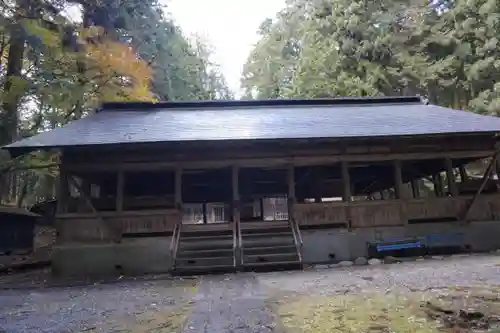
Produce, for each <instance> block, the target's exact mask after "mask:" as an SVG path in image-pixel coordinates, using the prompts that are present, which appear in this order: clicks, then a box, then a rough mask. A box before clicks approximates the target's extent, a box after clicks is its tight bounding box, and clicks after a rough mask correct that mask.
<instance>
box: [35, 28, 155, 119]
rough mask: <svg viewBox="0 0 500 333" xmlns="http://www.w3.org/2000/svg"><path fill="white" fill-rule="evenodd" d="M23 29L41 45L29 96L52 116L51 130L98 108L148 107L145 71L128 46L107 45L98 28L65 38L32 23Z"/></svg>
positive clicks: (112, 42)
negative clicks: (138, 104)
mask: <svg viewBox="0 0 500 333" xmlns="http://www.w3.org/2000/svg"><path fill="white" fill-rule="evenodd" d="M26 26H27V27H28V29H27V30H28V32H29V34H30V37H32V38H35V39H38V40H39V41H40V42H41V43H42V44H43V45H42V48H41V49H42V50H43V52H44V56H43V57H37V59H38V61H37V64H36V72H37V75H36V77H35V76H33V80H34V81H35V82H34V83H35V84H34V85H33V87H34V91H33V94H34V97H35V98H36V99H37V100H38V101H39V102H40V103H41V104H43V105H44V106H46V107H49V108H51V109H52V111H51V112H47V110H45V112H44V115H45V116H49V117H50V114H52V115H53V116H54V117H53V119H51V120H52V121H50V122H51V123H52V125H56V126H57V125H60V124H61V123H64V122H66V121H67V120H71V119H77V118H80V117H81V116H83V115H85V114H86V113H88V112H91V111H92V110H93V109H95V107H97V106H98V105H99V104H100V103H102V102H109V101H154V95H153V94H152V93H151V91H150V83H151V79H152V75H153V73H152V70H151V68H150V67H149V66H148V64H147V63H146V62H145V61H144V60H142V59H141V58H140V57H139V56H138V55H137V53H136V52H135V51H134V50H133V49H132V48H131V47H130V46H129V45H126V44H123V43H120V42H118V41H115V40H112V39H111V38H109V37H108V36H107V35H106V33H105V32H104V31H103V30H102V29H101V28H99V27H90V28H80V29H75V30H74V31H73V32H72V34H71V35H70V36H69V37H68V34H63V33H55V32H54V31H51V30H49V29H47V28H45V27H42V26H41V25H40V24H39V23H38V22H36V21H29V22H27V24H26ZM68 38H69V39H72V41H71V40H69V41H68ZM61 116H62V117H61ZM51 127H52V126H51Z"/></svg>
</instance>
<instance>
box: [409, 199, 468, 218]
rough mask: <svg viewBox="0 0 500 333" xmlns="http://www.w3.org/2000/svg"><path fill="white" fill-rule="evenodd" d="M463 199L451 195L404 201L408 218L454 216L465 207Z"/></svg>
mask: <svg viewBox="0 0 500 333" xmlns="http://www.w3.org/2000/svg"><path fill="white" fill-rule="evenodd" d="M465 200H466V199H465V198H453V197H443V198H428V199H417V200H411V201H407V202H406V214H407V217H408V219H410V220H417V219H432V218H446V217H456V216H457V215H458V214H459V212H460V211H461V210H462V209H463V208H464V207H465V204H466V201H465Z"/></svg>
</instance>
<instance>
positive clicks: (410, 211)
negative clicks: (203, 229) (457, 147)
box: [294, 194, 500, 228]
mask: <svg viewBox="0 0 500 333" xmlns="http://www.w3.org/2000/svg"><path fill="white" fill-rule="evenodd" d="M471 200H472V196H459V197H438V198H423V199H407V200H373V201H357V202H351V203H347V202H332V203H308V204H295V205H294V216H295V218H296V222H297V224H298V225H300V226H308V225H330V224H337V225H340V226H341V225H345V226H347V224H348V221H351V224H350V226H351V227H352V228H369V227H382V226H402V225H405V224H406V223H407V221H418V220H422V221H427V220H428V221H430V222H431V221H433V220H434V221H441V220H443V221H444V220H447V221H451V220H453V219H455V220H457V221H459V220H460V216H461V214H462V213H463V211H464V209H466V208H467V206H468V204H469V203H470V201H471ZM493 220H500V194H488V195H482V196H480V197H478V199H477V201H476V202H475V204H474V205H473V206H472V208H471V210H470V212H469V214H468V221H493Z"/></svg>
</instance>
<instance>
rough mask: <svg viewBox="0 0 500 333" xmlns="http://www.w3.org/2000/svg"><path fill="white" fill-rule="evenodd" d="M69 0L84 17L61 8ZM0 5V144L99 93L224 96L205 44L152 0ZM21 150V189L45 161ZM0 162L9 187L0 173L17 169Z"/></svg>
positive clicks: (90, 102) (69, 115) (85, 104)
mask: <svg viewBox="0 0 500 333" xmlns="http://www.w3.org/2000/svg"><path fill="white" fill-rule="evenodd" d="M75 4H79V5H81V10H82V12H81V14H82V17H83V22H76V21H74V20H72V19H71V18H68V17H67V15H64V13H63V12H64V10H65V9H66V8H68V7H69V6H74V5H75ZM0 8H1V9H2V11H1V12H0V79H1V80H2V85H0V97H1V99H2V102H3V108H2V109H1V110H0V146H1V145H4V144H8V143H10V142H12V141H14V140H16V139H17V138H18V137H19V136H30V135H34V134H36V133H39V132H41V131H45V130H50V129H53V128H56V127H59V126H61V125H64V124H65V123H67V122H68V121H70V120H73V119H78V118H80V117H82V116H85V115H87V114H89V113H91V112H93V110H94V109H95V108H96V106H98V105H99V104H100V103H102V102H104V101H137V100H143V101H144V100H145V101H156V100H192V99H218V98H225V99H227V98H231V97H232V96H231V93H230V92H229V90H228V88H227V85H226V83H225V81H224V78H223V77H222V75H221V74H220V72H219V71H218V70H217V67H216V66H215V65H214V64H212V63H210V61H209V57H210V52H209V51H208V49H207V47H206V45H204V44H202V43H200V41H196V43H190V42H188V40H187V39H186V38H185V37H184V36H183V35H182V33H181V31H180V29H178V28H177V27H176V26H175V24H174V23H173V22H171V21H170V20H168V19H167V18H165V17H164V15H163V8H162V7H161V6H160V5H159V3H158V2H157V1H156V0H106V1H94V0H30V1H27V0H15V1H7V2H3V3H2V4H0ZM26 158H27V160H28V161H32V162H33V163H31V164H29V163H28V164H25V166H22V167H21V169H22V170H25V169H29V168H34V169H36V170H37V171H36V172H34V173H32V176H33V177H34V178H33V177H31V176H30V177H31V178H30V179H31V180H30V182H31V183H33V181H34V182H35V183H34V185H33V186H31V185H30V187H29V188H32V187H33V188H40V187H45V185H43V184H45V183H46V179H47V177H46V176H48V175H51V170H49V169H47V166H48V165H46V164H44V163H41V164H40V163H38V162H37V161H39V160H40V159H39V158H36V157H35V156H32V155H29V156H27V157H26ZM0 160H1V161H3V162H2V164H5V165H6V166H8V168H7V169H5V168H4V169H3V174H0V189H1V190H3V191H5V190H7V191H10V193H14V192H16V191H14V192H13V191H12V188H18V187H19V184H18V183H17V182H18V178H16V177H17V176H16V177H14V178H15V179H17V180H15V181H14V183H12V179H13V178H12V177H13V176H11V175H9V176H8V178H9V179H6V178H5V173H6V172H8V173H12V172H14V170H19V169H18V168H17V167H14V166H17V165H18V163H19V161H18V160H8V159H7V158H6V157H4V156H0ZM14 162H15V163H14ZM13 163H14V164H13ZM1 168H2V165H0V171H1V170H2V169H1ZM12 168H13V169H12ZM11 169H12V170H11ZM23 172H24V171H23ZM35 173H36V174H35ZM2 175H3V177H2ZM38 176H40V177H38ZM37 177H38V178H37ZM21 178H22V177H21ZM37 179H38V180H37ZM38 181H39V183H38ZM6 182H7V183H9V182H10V184H8V186H7V185H5V184H6ZM49 183H51V182H49ZM37 184H38V185H40V186H38V185H37ZM9 188H10V189H9ZM50 191H52V188H51V189H50ZM2 197H3V195H2V193H1V192H0V202H1V201H2ZM27 197H30V196H27ZM14 201H16V202H17V200H14ZM9 202H10V201H9Z"/></svg>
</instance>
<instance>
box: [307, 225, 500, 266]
mask: <svg viewBox="0 0 500 333" xmlns="http://www.w3.org/2000/svg"><path fill="white" fill-rule="evenodd" d="M449 233H462V234H463V235H464V239H463V241H464V243H465V244H463V245H469V246H470V250H471V251H473V252H483V251H491V250H496V249H498V248H500V237H499V235H500V222H498V221H487V222H472V223H470V224H468V225H460V224H457V223H433V224H430V223H429V224H418V225H408V226H406V227H387V228H370V229H357V230H352V231H348V230H347V229H330V230H312V231H309V230H305V231H302V239H303V243H304V245H303V252H302V253H303V256H302V258H303V261H304V263H308V264H317V263H325V262H333V261H339V260H354V259H356V258H357V257H367V256H368V247H367V243H369V242H374V241H384V240H391V239H398V238H404V237H410V236H413V237H423V236H429V235H432V234H449Z"/></svg>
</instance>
